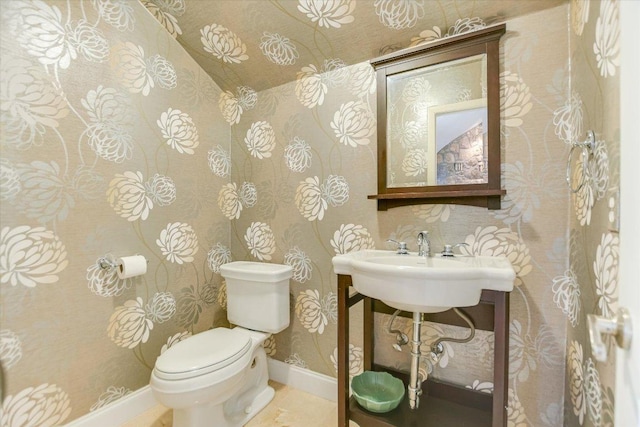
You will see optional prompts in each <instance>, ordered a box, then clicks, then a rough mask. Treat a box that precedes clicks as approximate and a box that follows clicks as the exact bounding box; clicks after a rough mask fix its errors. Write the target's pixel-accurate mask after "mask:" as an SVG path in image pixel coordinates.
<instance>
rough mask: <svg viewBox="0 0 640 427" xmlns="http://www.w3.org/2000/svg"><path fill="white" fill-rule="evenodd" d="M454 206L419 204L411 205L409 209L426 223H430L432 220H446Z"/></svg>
mask: <svg viewBox="0 0 640 427" xmlns="http://www.w3.org/2000/svg"><path fill="white" fill-rule="evenodd" d="M455 208H456V206H455V205H419V206H412V207H411V211H412V212H413V214H414V215H415V216H416V217H418V218H420V219H423V220H424V222H426V223H427V224H432V223H434V222H447V221H448V220H449V217H450V216H451V212H453V211H454V210H455Z"/></svg>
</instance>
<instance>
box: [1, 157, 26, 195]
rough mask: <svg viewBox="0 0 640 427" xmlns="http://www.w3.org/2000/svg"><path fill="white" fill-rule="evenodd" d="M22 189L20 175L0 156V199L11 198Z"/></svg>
mask: <svg viewBox="0 0 640 427" xmlns="http://www.w3.org/2000/svg"><path fill="white" fill-rule="evenodd" d="M20 190H22V184H20V175H19V174H18V171H17V170H16V168H15V167H14V166H13V165H12V164H11V162H10V161H9V160H7V159H5V158H0V201H3V202H6V201H9V200H13V199H14V198H15V197H16V196H17V195H18V194H20Z"/></svg>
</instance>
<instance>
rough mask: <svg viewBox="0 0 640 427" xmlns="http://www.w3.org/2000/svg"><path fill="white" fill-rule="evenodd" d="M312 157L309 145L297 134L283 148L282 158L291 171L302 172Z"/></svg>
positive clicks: (309, 163)
mask: <svg viewBox="0 0 640 427" xmlns="http://www.w3.org/2000/svg"><path fill="white" fill-rule="evenodd" d="M312 157H313V154H312V152H311V146H310V145H309V144H308V143H307V142H306V141H305V140H304V139H302V138H300V137H297V136H295V137H293V140H292V141H291V142H289V144H288V145H287V146H286V147H285V148H284V160H285V163H286V164H287V167H288V168H289V169H290V170H291V171H292V172H299V173H302V172H304V171H305V170H307V169H308V168H309V167H310V166H311V159H312Z"/></svg>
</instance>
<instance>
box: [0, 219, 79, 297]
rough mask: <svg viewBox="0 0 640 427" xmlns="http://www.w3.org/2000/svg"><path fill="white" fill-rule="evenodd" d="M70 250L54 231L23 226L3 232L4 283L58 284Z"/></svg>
mask: <svg viewBox="0 0 640 427" xmlns="http://www.w3.org/2000/svg"><path fill="white" fill-rule="evenodd" d="M68 263H69V261H68V260H67V250H66V249H65V246H64V244H63V243H62V242H61V241H60V239H59V238H58V236H56V235H55V234H54V233H53V232H52V231H49V230H47V229H45V228H44V227H30V226H28V225H20V226H17V227H14V228H11V227H3V228H2V231H1V232H0V283H3V284H4V283H8V284H10V285H11V286H16V285H18V284H20V285H22V286H26V287H28V288H33V287H35V286H36V285H38V284H49V283H55V282H57V281H58V279H59V277H58V273H60V272H61V271H62V270H64V269H65V268H66V267H67V264H68Z"/></svg>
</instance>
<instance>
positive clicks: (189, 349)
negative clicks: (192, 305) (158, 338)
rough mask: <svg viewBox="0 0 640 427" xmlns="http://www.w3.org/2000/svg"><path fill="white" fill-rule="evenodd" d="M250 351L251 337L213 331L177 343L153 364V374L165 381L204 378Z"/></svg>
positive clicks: (236, 331)
mask: <svg viewBox="0 0 640 427" xmlns="http://www.w3.org/2000/svg"><path fill="white" fill-rule="evenodd" d="M249 348H251V337H250V336H249V335H247V334H244V333H242V331H241V330H235V329H227V328H215V329H211V330H209V331H206V332H201V333H199V334H196V335H193V336H191V337H189V338H187V339H186V340H184V341H180V342H179V343H177V344H175V345H174V346H172V347H170V348H169V349H168V350H167V351H165V352H164V353H162V354H161V355H160V356H159V357H158V359H157V360H156V365H155V368H154V373H155V375H156V376H157V377H158V378H161V379H164V380H183V379H189V378H193V377H198V376H201V375H205V374H208V373H211V372H214V371H217V370H220V369H222V368H224V367H226V366H229V365H230V364H232V363H233V362H235V361H236V360H238V359H240V358H241V357H242V356H243V355H244V354H245V353H247V351H249Z"/></svg>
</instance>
